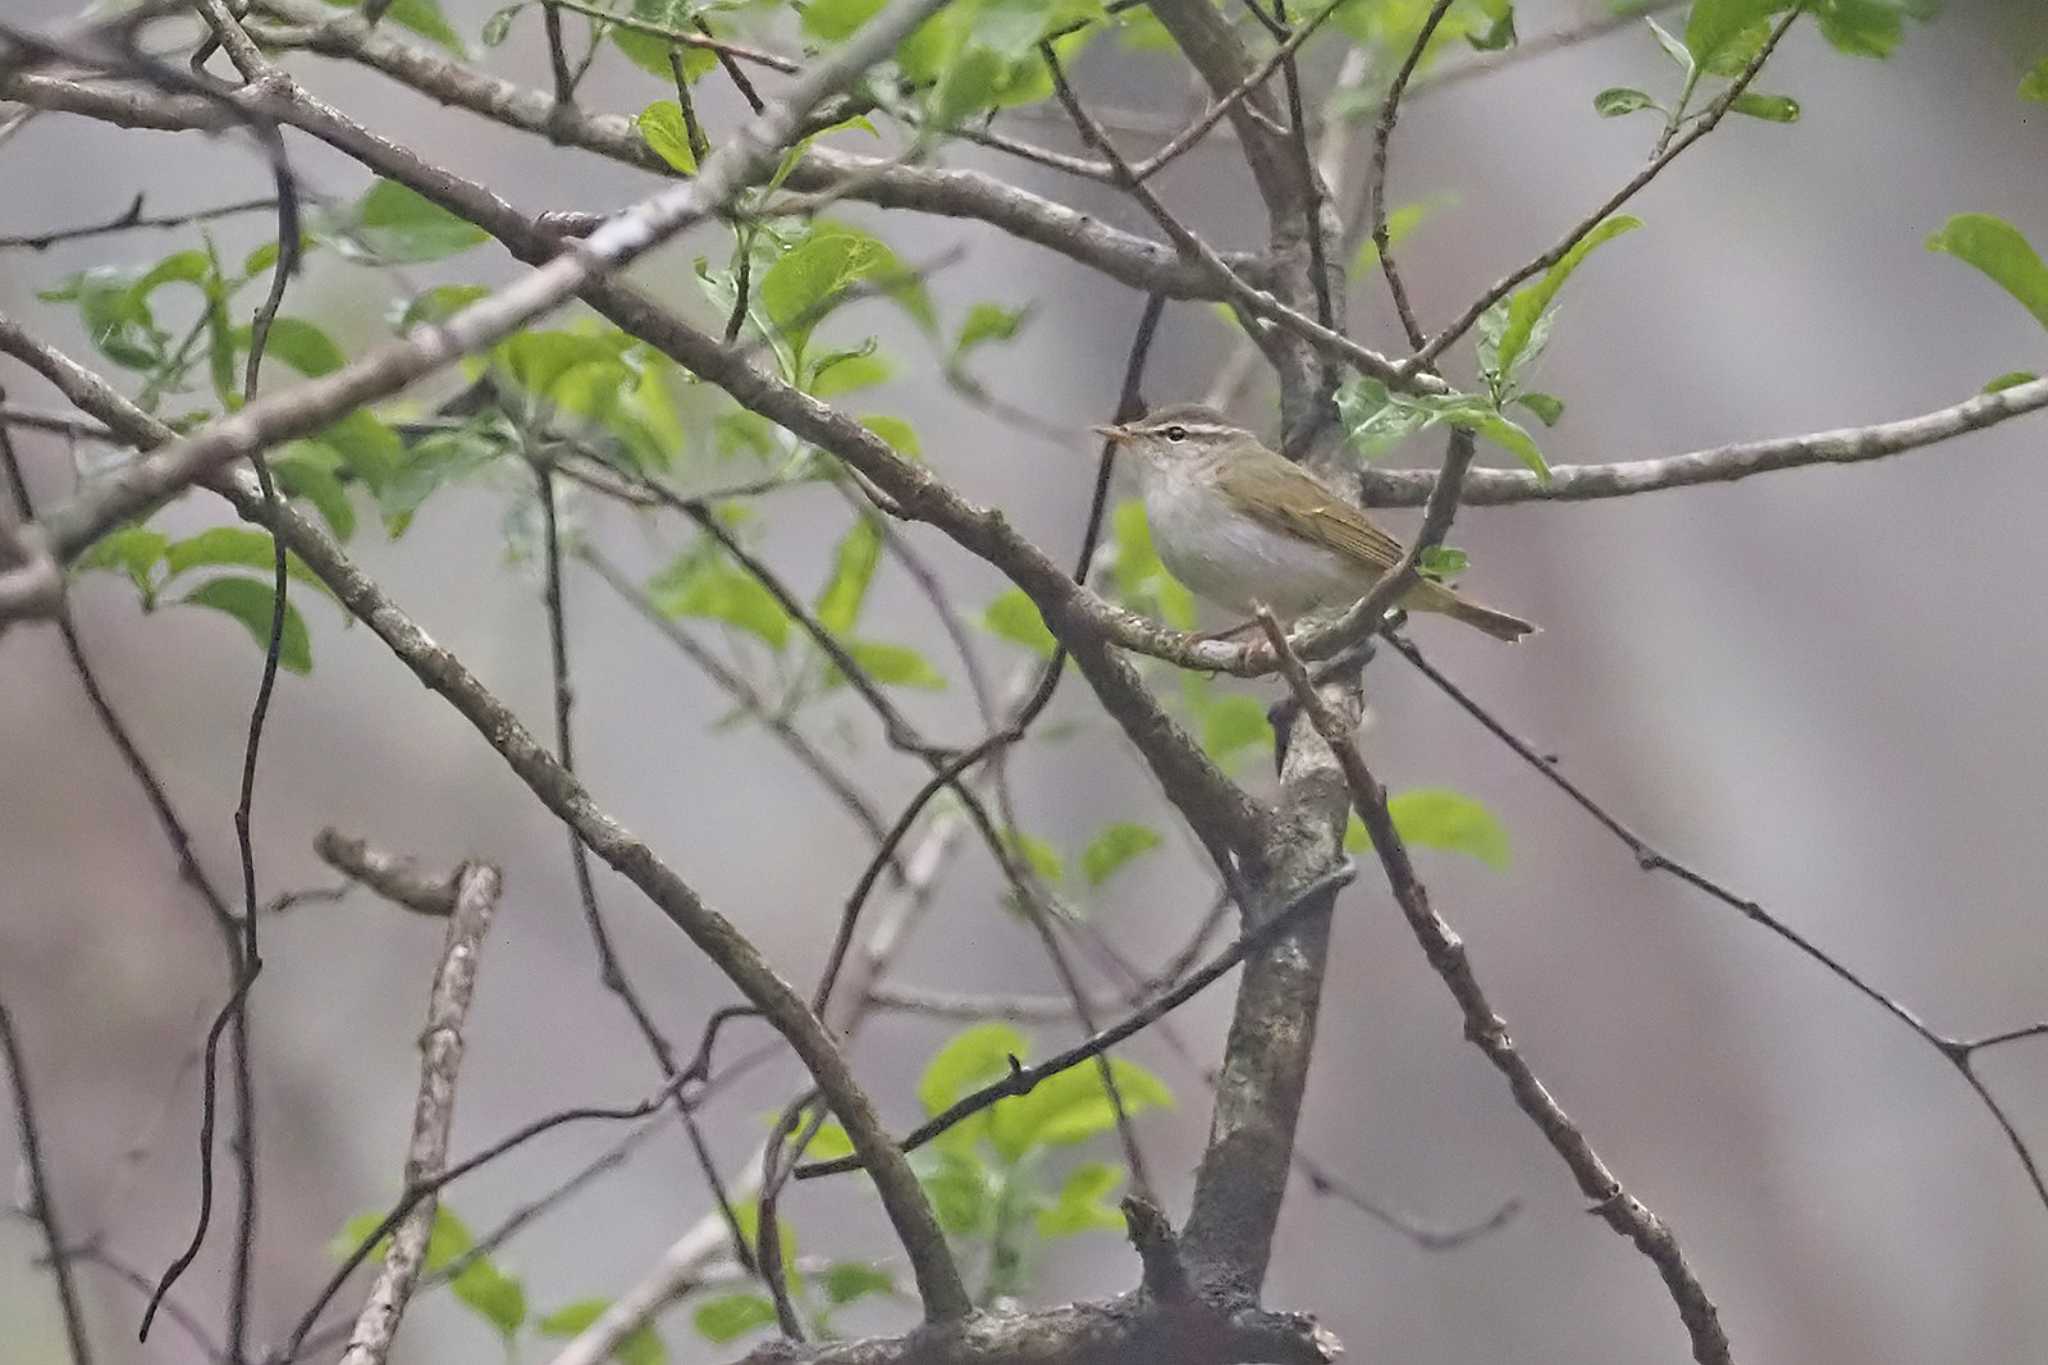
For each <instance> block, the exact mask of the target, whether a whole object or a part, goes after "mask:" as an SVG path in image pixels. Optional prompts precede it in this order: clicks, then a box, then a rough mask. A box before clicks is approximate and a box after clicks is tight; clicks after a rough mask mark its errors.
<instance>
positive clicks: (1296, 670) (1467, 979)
mask: <svg viewBox="0 0 2048 1365" xmlns="http://www.w3.org/2000/svg"><path fill="white" fill-rule="evenodd" d="M1259 624H1260V625H1261V626H1262V627H1263V628H1264V630H1265V634H1266V641H1267V643H1268V645H1270V646H1271V648H1272V650H1273V652H1274V654H1275V655H1276V656H1277V657H1278V658H1279V660H1280V665H1281V671H1282V673H1283V675H1284V676H1285V677H1286V679H1287V682H1288V686H1289V687H1290V688H1292V689H1293V692H1294V696H1295V700H1296V701H1297V703H1298V704H1299V705H1300V706H1301V707H1302V709H1303V710H1304V711H1305V712H1306V713H1307V715H1308V718H1309V720H1310V722H1311V723H1312V724H1313V725H1314V726H1315V729H1316V733H1317V734H1318V735H1320V736H1321V737H1322V740H1323V742H1324V743H1325V744H1327V745H1329V747H1330V751H1331V752H1332V753H1333V754H1335V755H1336V757H1337V762H1338V765H1339V767H1340V768H1341V769H1342V770H1343V774H1344V781H1345V785H1346V786H1348V787H1349V788H1350V791H1351V804H1352V807H1353V809H1355V810H1356V811H1357V812H1358V818H1359V819H1360V820H1361V821H1363V822H1364V824H1365V829H1366V833H1367V834H1369V835H1370V836H1371V837H1372V845H1373V852H1374V854H1375V856H1377V857H1378V859H1379V863H1380V866H1381V868H1382V869H1383V870H1384V871H1385V873H1386V877H1387V884H1388V886H1389V887H1390V888H1391V889H1392V890H1393V893H1394V899H1395V901H1396V903H1398V904H1399V905H1400V907H1401V913H1402V914H1403V916H1405V917H1406V919H1407V920H1408V927H1409V928H1410V930H1412V931H1413V932H1414V934H1415V938H1416V941H1417V942H1418V943H1419V944H1421V945H1422V951H1423V956H1424V957H1426V958H1427V959H1428V960H1429V965H1430V966H1431V968H1433V969H1434V970H1435V972H1436V974H1437V975H1438V976H1439V977H1440V978H1442V980H1443V983H1444V985H1445V986H1446V987H1448V988H1449V990H1450V992H1451V996H1452V998H1453V999H1454V1000H1456V1001H1457V1003H1458V1008H1459V1010H1460V1011H1461V1012H1462V1013H1463V1015H1464V1019H1465V1037H1466V1038H1467V1039H1468V1040H1469V1041H1470V1042H1471V1043H1472V1044H1473V1045H1474V1046H1476V1047H1477V1048H1478V1049H1479V1050H1480V1052H1481V1053H1483V1054H1484V1055H1485V1057H1486V1059H1487V1060H1488V1061H1489V1062H1491V1063H1493V1066H1494V1068H1495V1069H1496V1070H1498V1071H1499V1072H1500V1073H1501V1075H1503V1076H1505V1077H1506V1078H1507V1081H1508V1088H1509V1089H1510V1090H1511V1091H1512V1092H1513V1093H1514V1097H1515V1105H1516V1107H1517V1108H1519V1109H1520V1110H1521V1111H1522V1112H1523V1113H1525V1114H1527V1115H1528V1116H1529V1118H1530V1120H1531V1121H1532V1122H1533V1123H1535V1125H1536V1127H1537V1129H1538V1130H1539V1131H1541V1132H1542V1134H1543V1136H1544V1138H1545V1140H1546V1141H1548V1142H1549V1143H1550V1146H1551V1149H1552V1150H1554V1151H1555V1152H1556V1153H1557V1154H1558V1156H1560V1157H1561V1158H1563V1160H1564V1163H1565V1165H1566V1166H1567V1167H1568V1168H1569V1169H1570V1171H1571V1173H1572V1175H1573V1177H1574V1178H1575V1179H1576V1180H1577V1181H1578V1185H1579V1189H1580V1191H1581V1192H1582V1193H1584V1194H1585V1196H1586V1197H1587V1198H1588V1199H1590V1200H1592V1201H1593V1212H1594V1213H1596V1214H1598V1215H1599V1216H1600V1218H1601V1219H1603V1220H1604V1221H1605V1222H1606V1223H1607V1225H1608V1226H1609V1227H1611V1228H1613V1229H1614V1230H1615V1232H1617V1233H1619V1234H1620V1235H1621V1236H1623V1237H1626V1238H1628V1239H1629V1241H1631V1242H1632V1243H1634V1244H1635V1246H1636V1249H1637V1250H1639V1251H1641V1252H1642V1253H1643V1255H1645V1256H1647V1257H1648V1258H1649V1259H1650V1261H1651V1263H1652V1264H1654V1265H1655V1266H1656V1267H1657V1272H1658V1274H1659V1275H1661V1276H1662V1277H1663V1280H1664V1284H1665V1287H1666V1288H1667V1289H1668V1290H1669V1291H1670V1293H1671V1299H1672V1302H1673V1303H1674V1304H1676V1305H1677V1308H1678V1316H1679V1319H1680V1321H1681V1322H1683V1323H1684V1325H1685V1330H1686V1333H1687V1335H1688V1336H1689V1337H1690V1338H1691V1340H1692V1352H1693V1359H1694V1360H1696V1361H1698V1362H1699V1365H1729V1362H1730V1361H1731V1359H1732V1356H1731V1353H1730V1350H1729V1345H1728V1337H1727V1334H1726V1333H1725V1332H1724V1331H1723V1330H1722V1329H1721V1323H1720V1315H1719V1313H1718V1312H1717V1311H1716V1309H1715V1307H1714V1302H1713V1300H1712V1299H1710V1298H1709V1297H1707V1291H1706V1289H1705V1288H1704V1287H1703V1286H1702V1285H1701V1284H1700V1282H1699V1279H1698V1277H1697V1276H1696V1275H1694V1273H1693V1270H1692V1267H1691V1266H1689V1265H1688V1264H1687V1263H1686V1260H1685V1256H1684V1253H1683V1251H1682V1250H1681V1249H1680V1247H1679V1245H1678V1238H1677V1236H1676V1235H1675V1234H1673V1233H1672V1231H1671V1229H1670V1227H1669V1226H1667V1225H1666V1224H1665V1223H1664V1221H1663V1220H1662V1219H1660V1218H1658V1216H1657V1215H1656V1214H1655V1213H1653V1212H1651V1211H1650V1209H1649V1208H1648V1207H1647V1206H1646V1205H1644V1204H1643V1203H1642V1201H1641V1200H1639V1199H1637V1198H1635V1196H1633V1195H1631V1194H1629V1192H1628V1191H1627V1190H1626V1189H1624V1188H1623V1187H1622V1184H1621V1182H1620V1180H1618V1179H1617V1178H1616V1177H1615V1175H1614V1173H1613V1171H1611V1170H1610V1169H1608V1167H1607V1164H1606V1163H1605V1162H1604V1161H1602V1160H1601V1159H1600V1156H1599V1154H1598V1153H1596V1152H1595V1151H1594V1150H1593V1148H1592V1145H1591V1144H1590V1143H1588V1142H1587V1141H1586V1137H1585V1134H1584V1133H1583V1132H1581V1131H1580V1129H1579V1127H1578V1125H1577V1124H1576V1123H1575V1122H1573V1120H1572V1118H1571V1116H1570V1115H1569V1114H1567V1113H1565V1111H1564V1109H1563V1107H1562V1106H1561V1105H1559V1104H1558V1102H1557V1101H1556V1100H1555V1099H1554V1098H1552V1096H1551V1093H1550V1091H1549V1090H1548V1089H1547V1088H1546V1087H1545V1086H1544V1084H1543V1082H1542V1081H1540V1080H1538V1079H1537V1077H1536V1073H1535V1072H1534V1071H1532V1070H1531V1069H1530V1067H1529V1063H1528V1062H1527V1060H1525V1059H1524V1058H1523V1056H1522V1054H1521V1052H1520V1050H1519V1049H1518V1048H1517V1047H1516V1046H1515V1043H1514V1040H1513V1038H1512V1037H1510V1036H1509V1034H1508V1027H1507V1022H1506V1021H1505V1020H1503V1019H1502V1018H1501V1017H1500V1015H1499V1014H1498V1013H1496V1012H1495V1010H1494V1008H1493V1005H1492V1004H1491V1002H1489V1001H1488V1000H1487V998H1486V994H1485V992H1484V991H1483V990H1482V989H1481V988H1480V985H1479V979H1478V977H1477V976H1475V975H1474V973H1473V971H1472V964H1471V960H1470V958H1469V956H1468V955H1467V953H1466V951H1465V944H1464V941H1463V940H1462V939H1460V938H1459V937H1458V935H1457V934H1456V933H1455V932H1454V931H1453V930H1452V929H1451V927H1450V926H1449V925H1448V924H1446V923H1445V922H1444V921H1443V919H1442V917H1441V916H1439V915H1438V914H1437V913H1436V911H1435V910H1434V909H1432V908H1431V907H1430V903H1429V893H1428V892H1427V891H1426V890H1424V889H1423V885H1422V883H1421V881H1420V880H1419V879H1418V878H1417V877H1416V875H1415V868H1414V865H1413V864H1412V863H1410V861H1409V859H1408V849H1407V846H1406V845H1405V844H1403V843H1402V842H1401V835H1400V832H1399V831H1398V830H1396V829H1395V828H1394V821H1393V817H1392V816H1390V815H1389V814H1388V813H1387V797H1386V792H1385V791H1384V790H1383V789H1382V788H1381V787H1380V785H1379V783H1378V782H1377V781H1376V780H1375V779H1374V778H1373V776H1372V773H1371V772H1370V770H1368V769H1367V767H1366V766H1365V758H1364V756H1363V755H1361V754H1360V753H1359V752H1358V745H1357V743H1356V742H1355V741H1354V740H1353V738H1352V736H1351V734H1350V733H1349V732H1348V731H1347V729H1346V728H1345V727H1344V726H1343V725H1342V724H1341V723H1340V722H1339V721H1338V719H1337V717H1336V715H1335V714H1334V713H1332V712H1331V710H1330V709H1329V707H1328V706H1326V705H1325V704H1324V702H1323V699H1322V697H1321V696H1320V695H1318V694H1317V692H1316V690H1315V687H1314V685H1313V684H1312V683H1311V682H1310V681H1309V677H1308V670H1307V669H1306V668H1305V667H1303V665H1302V662H1301V659H1300V656H1298V655H1297V654H1295V652H1294V651H1293V649H1292V648H1291V647H1290V646H1289V644H1288V642H1287V635H1286V632H1284V631H1282V630H1281V629H1280V623H1279V622H1278V621H1277V620H1275V619H1274V617H1273V614H1272V613H1271V612H1270V611H1267V610H1265V609H1264V608H1261V609H1260V611H1259Z"/></svg>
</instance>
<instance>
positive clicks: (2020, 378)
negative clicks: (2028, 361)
mask: <svg viewBox="0 0 2048 1365" xmlns="http://www.w3.org/2000/svg"><path fill="white" fill-rule="evenodd" d="M2040 377H2041V376H2040V375H2038V374H2035V373H2034V372H2033V371H2032V370H2008V371H2007V372H2006V373H2004V374H2002V375H2000V376H1998V378H1996V379H1994V380H1992V381H1991V382H1990V383H1989V384H1986V385H1985V386H1984V392H1986V393H2003V392H2005V391H2006V390H2007V389H2010V388H2016V387H2018V386H2019V385H2021V384H2031V383H2033V382H2034V381H2035V380H2037V379H2039V378H2040Z"/></svg>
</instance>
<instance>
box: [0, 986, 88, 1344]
mask: <svg viewBox="0 0 2048 1365" xmlns="http://www.w3.org/2000/svg"><path fill="white" fill-rule="evenodd" d="M0 1061H4V1062H5V1063H6V1064H7V1080H8V1084H9V1085H10V1086H11V1087H12V1089H13V1091H14V1128H15V1135H16V1137H17V1138H18V1139H19V1141H20V1144H21V1165H22V1171H23V1174H24V1177H25V1181H24V1184H23V1187H22V1196H23V1198H22V1208H23V1211H24V1212H26V1213H27V1214H28V1216H29V1217H30V1218H31V1219H32V1220H34V1222H35V1223H36V1225H37V1226H38V1227H40V1228H42V1230H43V1244H44V1245H45V1246H46V1247H48V1248H49V1260H50V1278H51V1280H52V1281H53V1282H54V1283H55V1284H56V1286H57V1305H58V1307H60V1308H61V1309H63V1311H64V1335H65V1338H66V1339H67V1341H68V1342H69V1344H70V1348H71V1365H92V1343H91V1341H90V1340H88V1339H87V1337H86V1334H85V1312H84V1310H83V1309H82V1308H81V1307H80V1306H79V1302H78V1286H77V1284H76V1283H74V1282H73V1280H72V1278H71V1259H70V1256H69V1255H68V1253H67V1252H66V1249H65V1243H64V1224H63V1220H62V1219H60V1218H59V1217H58V1216H57V1196H56V1195H54V1194H52V1193H51V1192H50V1168H49V1166H47V1165H46V1164H45V1163H44V1161H43V1135H42V1129H41V1128H40V1127H39V1126H38V1124H37V1122H36V1104H35V1094H34V1089H33V1087H32V1086H31V1085H30V1084H29V1079H28V1059H27V1057H26V1056H25V1055H24V1054H23V1053H22V1050H21V1040H20V1039H18V1038H16V1037H15V1036H14V1020H13V1018H12V1017H11V1016H10V1015H9V1014H8V1013H7V1004H6V1002H5V1001H0Z"/></svg>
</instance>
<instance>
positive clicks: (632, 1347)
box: [534, 1299, 668, 1365]
mask: <svg viewBox="0 0 2048 1365" xmlns="http://www.w3.org/2000/svg"><path fill="white" fill-rule="evenodd" d="M611 1306H612V1301H611V1300H610V1299H578V1300H576V1301H575V1302H574V1303H569V1304H564V1305H563V1306H562V1307H560V1308H557V1309H556V1310H555V1311H554V1312H552V1313H550V1314H548V1315H547V1316H546V1317H544V1318H542V1319H541V1320H540V1321H539V1322H537V1323H535V1324H534V1330H535V1331H537V1332H539V1333H540V1334H541V1335H542V1336H544V1337H573V1336H577V1335H579V1334H581V1333H582V1332H584V1331H585V1330H586V1329H588V1328H589V1326H590V1325H591V1324H592V1323H594V1322H596V1321H597V1320H598V1319H599V1318H601V1317H603V1316H604V1312H605V1310H606V1309H607V1308H610V1307H611ZM612 1359H613V1360H616V1361H618V1362H620V1365H665V1362H666V1361H667V1360H668V1347H667V1346H666V1345H664V1344H663V1343H662V1340H661V1338H660V1337H659V1336H656V1335H655V1332H654V1329H653V1328H652V1327H650V1326H648V1325H647V1324H645V1323H642V1324H641V1325H640V1326H639V1327H637V1328H635V1329H634V1330H633V1331H632V1333H631V1334H629V1335H628V1336H627V1337H626V1339H625V1340H624V1341H621V1342H620V1343H619V1345H618V1349H616V1350H614V1351H613V1352H612Z"/></svg>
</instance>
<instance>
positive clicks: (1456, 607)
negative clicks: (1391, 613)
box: [1401, 581, 1541, 644]
mask: <svg viewBox="0 0 2048 1365" xmlns="http://www.w3.org/2000/svg"><path fill="white" fill-rule="evenodd" d="M1401 605H1402V606H1404V607H1407V608H1408V609H1409V610H1410V611H1433V612H1437V613H1439V614H1441V615H1444V616H1448V617H1450V618H1451V619H1452V620H1454V621H1463V622H1464V623H1465V624H1466V625H1468V626H1472V627H1475V628H1476V629H1479V630H1483V631H1485V632H1486V633H1487V634H1488V635H1491V636H1492V637H1493V638H1494V639H1496V640H1505V641H1507V642H1508V643H1509V644H1513V643H1514V642H1515V641H1517V640H1519V639H1521V638H1522V637H1523V636H1524V635H1533V634H1535V633H1536V632H1537V631H1538V630H1539V629H1541V627H1539V626H1536V625H1534V624H1532V623H1530V622H1528V621H1524V620H1523V619H1522V618H1521V617H1519V616H1510V615H1508V614H1507V613H1506V612H1504V611H1495V610H1494V609H1493V608H1492V607H1486V606H1481V605H1480V604H1479V603H1477V602H1473V601H1470V600H1469V599H1467V598H1463V597H1460V596H1458V594H1457V593H1455V592H1452V591H1451V590H1450V589H1449V588H1447V587H1445V586H1443V584H1441V583H1430V582H1426V581H1425V582H1423V583H1421V584H1419V585H1417V586H1416V588H1415V589H1414V590H1413V591H1411V592H1409V594H1408V595H1407V597H1405V598H1404V599H1403V600H1402V602H1401Z"/></svg>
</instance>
